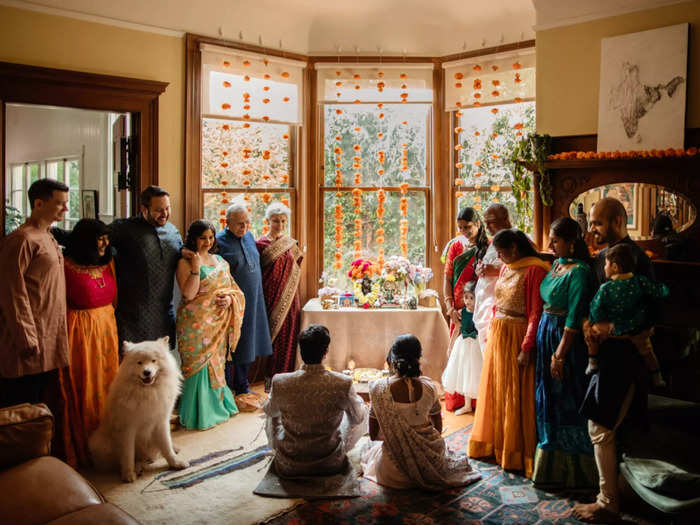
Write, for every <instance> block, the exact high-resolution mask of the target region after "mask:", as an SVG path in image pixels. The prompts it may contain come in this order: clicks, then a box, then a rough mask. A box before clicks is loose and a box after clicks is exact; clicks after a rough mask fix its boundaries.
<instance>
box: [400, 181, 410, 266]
mask: <svg viewBox="0 0 700 525" xmlns="http://www.w3.org/2000/svg"><path fill="white" fill-rule="evenodd" d="M399 188H401V199H400V204H399V208H400V210H401V216H402V217H403V219H401V220H400V221H399V231H400V241H401V242H400V243H399V244H400V246H401V255H403V256H404V257H406V256H407V255H408V219H406V216H407V215H408V197H406V194H407V193H408V183H407V182H404V183H402V184H401V185H400V186H399Z"/></svg>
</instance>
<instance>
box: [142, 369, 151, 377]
mask: <svg viewBox="0 0 700 525" xmlns="http://www.w3.org/2000/svg"><path fill="white" fill-rule="evenodd" d="M150 375H151V371H150V370H144V371H143V377H150Z"/></svg>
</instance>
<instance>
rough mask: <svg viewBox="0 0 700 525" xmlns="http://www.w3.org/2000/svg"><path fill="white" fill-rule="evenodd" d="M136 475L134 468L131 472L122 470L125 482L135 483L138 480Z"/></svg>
mask: <svg viewBox="0 0 700 525" xmlns="http://www.w3.org/2000/svg"><path fill="white" fill-rule="evenodd" d="M136 477H137V476H136V472H134V471H133V470H131V471H129V472H122V481H123V482H124V483H133V482H134V481H136Z"/></svg>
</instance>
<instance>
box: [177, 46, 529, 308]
mask: <svg viewBox="0 0 700 525" xmlns="http://www.w3.org/2000/svg"><path fill="white" fill-rule="evenodd" d="M185 39H186V51H185V53H186V94H185V181H184V182H185V220H186V221H188V222H189V221H191V220H194V219H197V218H199V216H200V213H201V200H200V191H201V190H200V187H199V186H200V184H201V182H200V181H201V145H202V143H201V116H202V113H201V77H200V75H201V55H200V51H199V46H200V44H201V43H207V44H214V45H218V46H223V47H229V48H231V49H239V50H243V51H250V52H256V53H261V54H267V55H270V56H277V57H283V58H292V59H295V60H301V61H306V62H307V63H308V66H307V68H306V69H305V71H304V88H303V95H302V99H303V103H304V125H303V126H302V127H299V128H298V130H299V133H298V135H297V139H298V141H299V146H298V148H297V151H298V153H299V158H298V161H297V163H296V166H295V167H296V168H297V170H296V182H295V187H296V199H297V200H296V202H295V206H296V214H295V218H293V221H292V222H293V223H294V227H295V228H296V232H297V240H298V241H299V246H300V247H301V248H302V249H303V250H304V251H305V263H304V265H303V269H302V276H301V283H300V294H301V301H302V304H304V303H305V302H306V301H307V300H308V299H309V298H311V297H315V296H316V293H317V290H318V279H319V277H320V276H321V272H322V263H323V261H322V253H323V221H322V219H321V217H322V213H323V201H322V195H323V192H322V191H320V190H323V189H324V187H323V186H322V183H323V159H322V155H323V150H322V148H321V147H320V144H321V142H320V141H321V140H322V138H323V136H322V135H323V120H322V114H321V111H320V107H319V103H318V93H317V86H316V80H317V72H316V70H315V69H314V64H315V63H317V62H318V63H323V62H335V63H341V64H350V63H376V62H384V63H406V64H409V65H410V64H411V63H426V62H430V63H433V64H434V69H433V102H432V104H433V111H432V130H431V136H432V147H431V148H430V152H429V157H428V161H429V167H430V170H431V173H430V178H429V179H428V186H429V188H430V190H431V192H430V196H429V198H428V199H427V202H426V213H427V214H428V215H427V220H428V221H429V223H430V225H429V226H427V228H428V230H427V232H426V235H427V236H426V245H427V249H426V264H427V265H429V266H430V267H431V268H432V269H433V271H434V273H435V279H436V281H433V283H432V284H433V288H435V289H436V290H438V292H439V293H440V295H442V286H441V281H440V279H441V276H442V268H443V263H442V262H441V261H440V255H441V252H442V247H443V246H445V244H446V243H447V241H449V240H450V239H451V238H452V237H453V236H452V235H451V232H452V229H453V228H454V223H455V217H456V210H455V208H456V201H455V199H454V198H453V196H454V195H453V186H452V181H453V179H454V177H453V176H452V162H451V159H452V155H451V152H450V149H451V148H452V146H453V145H452V129H453V126H452V125H451V124H452V118H453V115H452V113H446V112H445V111H444V110H443V108H444V84H445V71H444V69H443V68H442V63H444V62H449V61H453V60H461V59H465V58H473V57H478V56H485V55H491V54H494V53H499V52H507V51H513V50H517V49H525V48H529V47H534V46H535V41H534V40H528V41H523V42H518V43H514V44H506V45H502V46H496V47H490V48H484V49H479V50H476V51H468V52H465V53H458V54H454V55H448V56H443V57H399V56H389V57H387V56H359V57H355V56H341V57H337V56H306V55H301V54H297V53H289V52H285V51H281V50H279V49H272V48H266V47H261V46H255V45H249V44H243V43H238V42H231V41H227V40H222V39H217V38H211V37H206V36H201V35H195V34H187V35H186V37H185ZM248 191H250V190H248ZM535 216H537V209H536V210H535ZM302 218H304V220H302ZM433 224H435V227H434V228H433ZM536 225H537V221H536V220H535V226H536Z"/></svg>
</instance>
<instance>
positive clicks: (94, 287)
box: [59, 219, 119, 467]
mask: <svg viewBox="0 0 700 525" xmlns="http://www.w3.org/2000/svg"><path fill="white" fill-rule="evenodd" d="M107 232H108V230H107V226H106V225H105V224H104V223H103V222H102V221H99V220H96V219H82V220H80V221H78V223H77V224H76V225H75V228H74V229H73V231H72V232H71V233H70V236H69V237H68V239H67V242H66V244H67V246H66V251H65V253H64V255H65V274H66V293H67V300H68V308H67V326H68V346H69V348H70V366H69V367H67V368H61V369H59V384H60V388H61V397H62V401H63V410H62V416H61V425H59V428H60V427H62V428H61V432H62V435H63V442H64V443H63V445H64V452H65V455H66V462H67V463H68V464H69V465H71V466H73V467H76V466H87V465H89V463H90V461H89V453H88V447H87V442H88V437H89V436H90V434H91V433H92V432H93V431H94V430H95V429H96V428H97V426H98V425H99V423H100V414H101V412H102V407H103V406H104V403H105V400H106V399H107V392H108V391H109V386H110V384H111V383H112V380H113V379H114V377H115V376H116V375H117V369H118V368H119V339H118V337H117V322H116V320H115V318H114V305H115V304H116V301H117V282H116V279H115V277H114V275H115V274H114V262H113V261H112V251H111V248H109V237H108V234H107Z"/></svg>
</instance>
